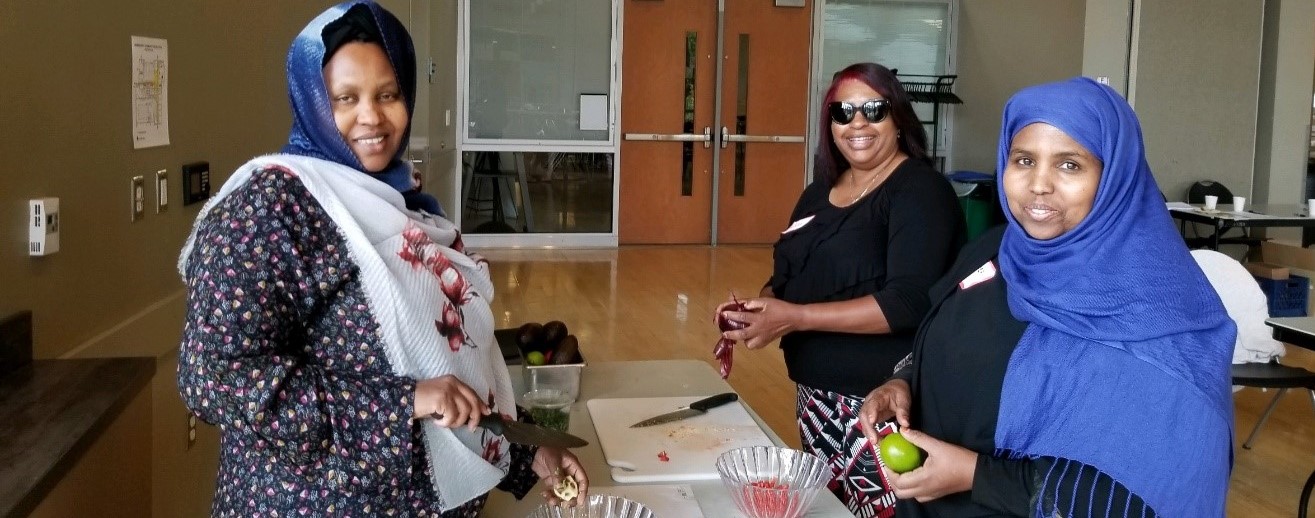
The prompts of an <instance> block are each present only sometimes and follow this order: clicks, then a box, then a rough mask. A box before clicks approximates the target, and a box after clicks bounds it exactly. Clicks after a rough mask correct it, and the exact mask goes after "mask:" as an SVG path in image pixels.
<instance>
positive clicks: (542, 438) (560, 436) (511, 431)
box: [432, 413, 589, 448]
mask: <svg viewBox="0 0 1315 518" xmlns="http://www.w3.org/2000/svg"><path fill="white" fill-rule="evenodd" d="M432 417H434V418H435V419H442V418H443V416H442V415H441V414H434V415H433V416H432ZM479 427H480V428H483V429H485V430H488V431H490V432H493V433H494V434H497V435H501V436H503V437H506V438H507V440H508V441H511V442H514V443H516V444H527V445H530V446H548V447H552V448H582V447H585V446H588V445H589V441H586V440H584V439H581V438H579V437H576V436H574V435H571V434H569V433H566V432H559V431H557V430H553V429H551V428H544V427H542V426H538V425H532V424H530V423H522V422H520V421H516V420H512V419H503V418H502V415H501V414H497V413H493V414H489V415H486V416H483V417H480V418H479Z"/></svg>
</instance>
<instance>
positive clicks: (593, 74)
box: [466, 0, 612, 141]
mask: <svg viewBox="0 0 1315 518" xmlns="http://www.w3.org/2000/svg"><path fill="white" fill-rule="evenodd" d="M611 16H612V6H611V2H610V0H569V1H561V0H557V1H554V0H534V1H524V0H479V1H476V2H470V61H469V67H470V69H469V74H468V81H469V83H468V93H467V98H468V99H469V102H470V113H469V117H470V120H469V127H468V128H466V131H467V136H468V137H470V138H477V139H529V140H566V141H598V140H603V141H605V140H608V131H607V130H581V129H580V94H609V93H610V86H611V83H610V71H611V60H612V57H611V50H612V46H611V38H612V34H611V30H612V20H611Z"/></svg>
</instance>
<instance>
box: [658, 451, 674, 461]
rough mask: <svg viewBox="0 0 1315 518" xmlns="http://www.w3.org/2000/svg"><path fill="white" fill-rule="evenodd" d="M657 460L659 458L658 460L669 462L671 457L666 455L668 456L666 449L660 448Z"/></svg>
mask: <svg viewBox="0 0 1315 518" xmlns="http://www.w3.org/2000/svg"><path fill="white" fill-rule="evenodd" d="M658 460H660V461H662V462H671V457H668V456H667V451H666V450H662V451H660V452H658Z"/></svg>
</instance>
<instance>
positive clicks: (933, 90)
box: [897, 74, 963, 163]
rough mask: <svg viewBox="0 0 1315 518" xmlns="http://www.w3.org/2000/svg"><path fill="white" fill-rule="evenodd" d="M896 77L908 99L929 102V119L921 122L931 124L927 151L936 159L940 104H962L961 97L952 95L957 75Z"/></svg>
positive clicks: (938, 139) (926, 124)
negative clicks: (929, 146) (929, 143)
mask: <svg viewBox="0 0 1315 518" xmlns="http://www.w3.org/2000/svg"><path fill="white" fill-rule="evenodd" d="M897 77H899V80H900V83H902V84H903V85H904V90H905V91H907V92H908V93H909V100H911V101H913V102H915V103H931V114H932V115H931V121H923V122H922V124H923V125H924V126H931V149H930V150H928V151H930V154H931V156H932V159H933V160H938V159H939V158H940V157H938V156H936V150H937V148H938V145H939V144H940V135H941V132H940V125H941V105H942V104H963V99H960V98H959V96H957V95H954V80H955V78H958V77H959V76H958V75H957V74H956V75H943V76H933V75H918V74H899V75H898V76H897ZM938 163H939V162H938Z"/></svg>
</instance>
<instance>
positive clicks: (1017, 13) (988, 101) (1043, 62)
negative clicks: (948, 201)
mask: <svg viewBox="0 0 1315 518" xmlns="http://www.w3.org/2000/svg"><path fill="white" fill-rule="evenodd" d="M1085 12H1086V2H1085V0H969V1H965V2H961V3H960V4H959V40H958V42H957V43H956V46H957V56H958V57H957V62H958V72H959V79H958V80H957V81H956V83H955V93H956V94H958V95H959V97H961V98H962V99H963V104H961V105H957V106H955V108H954V151H953V157H952V164H953V167H954V168H955V169H960V170H973V171H981V172H985V173H991V172H994V171H995V153H996V147H997V145H998V143H999V138H1000V116H1001V113H1002V111H1003V109H1004V104H1005V101H1007V100H1008V99H1009V96H1011V95H1013V94H1014V92H1017V91H1018V90H1019V89H1020V88H1022V87H1025V86H1028V85H1033V84H1037V83H1044V82H1047V81H1055V80H1060V79H1065V78H1069V77H1073V76H1076V75H1079V74H1081V73H1082V33H1083V19H1084V16H1085Z"/></svg>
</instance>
